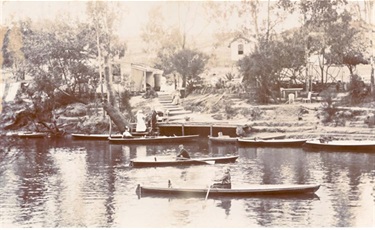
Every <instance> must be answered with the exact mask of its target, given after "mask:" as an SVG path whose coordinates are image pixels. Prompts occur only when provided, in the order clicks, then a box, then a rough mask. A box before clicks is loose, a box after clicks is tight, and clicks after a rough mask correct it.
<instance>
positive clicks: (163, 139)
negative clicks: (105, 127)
mask: <svg viewBox="0 0 375 230" xmlns="http://www.w3.org/2000/svg"><path fill="white" fill-rule="evenodd" d="M198 138H199V135H186V136H146V137H130V138H112V137H109V138H108V140H109V143H111V144H159V143H181V142H188V141H194V140H197V139H198Z"/></svg>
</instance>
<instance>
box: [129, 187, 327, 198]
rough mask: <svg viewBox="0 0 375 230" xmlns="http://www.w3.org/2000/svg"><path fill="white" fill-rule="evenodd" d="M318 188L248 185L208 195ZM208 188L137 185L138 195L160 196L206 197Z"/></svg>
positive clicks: (302, 191)
mask: <svg viewBox="0 0 375 230" xmlns="http://www.w3.org/2000/svg"><path fill="white" fill-rule="evenodd" d="M319 188H320V184H307V185H306V184H273V185H250V186H248V187H247V188H231V189H224V188H210V191H208V195H209V196H210V197H215V196H245V197H246V196H247V197H249V196H250V197H251V196H257V195H264V196H267V195H298V194H313V193H315V192H316V191H317V190H318V189H319ZM207 190H208V188H173V187H172V188H163V187H146V186H141V185H138V186H137V189H136V192H137V194H138V195H147V194H151V195H152V194H155V195H156V194H162V195H171V196H173V195H180V196H201V197H205V196H206V195H207Z"/></svg>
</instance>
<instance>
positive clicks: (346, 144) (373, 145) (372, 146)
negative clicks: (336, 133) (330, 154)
mask: <svg viewBox="0 0 375 230" xmlns="http://www.w3.org/2000/svg"><path fill="white" fill-rule="evenodd" d="M303 147H304V148H305V149H308V150H323V151H324V150H327V151H345V152H375V141H359V140H332V141H326V142H323V143H321V142H320V140H309V141H306V143H305V144H304V145H303Z"/></svg>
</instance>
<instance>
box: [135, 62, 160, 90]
mask: <svg viewBox="0 0 375 230" xmlns="http://www.w3.org/2000/svg"><path fill="white" fill-rule="evenodd" d="M162 74H163V71H162V70H159V69H155V68H152V67H149V66H146V65H143V64H134V63H132V64H131V73H130V81H131V82H132V90H133V91H146V89H147V88H148V87H149V88H151V89H154V90H155V91H160V87H161V77H162Z"/></svg>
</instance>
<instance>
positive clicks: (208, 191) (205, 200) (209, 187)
mask: <svg viewBox="0 0 375 230" xmlns="http://www.w3.org/2000/svg"><path fill="white" fill-rule="evenodd" d="M210 189H211V186H208V189H207V193H206V198H205V199H204V203H203V208H205V207H206V202H207V198H208V194H209V193H210Z"/></svg>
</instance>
